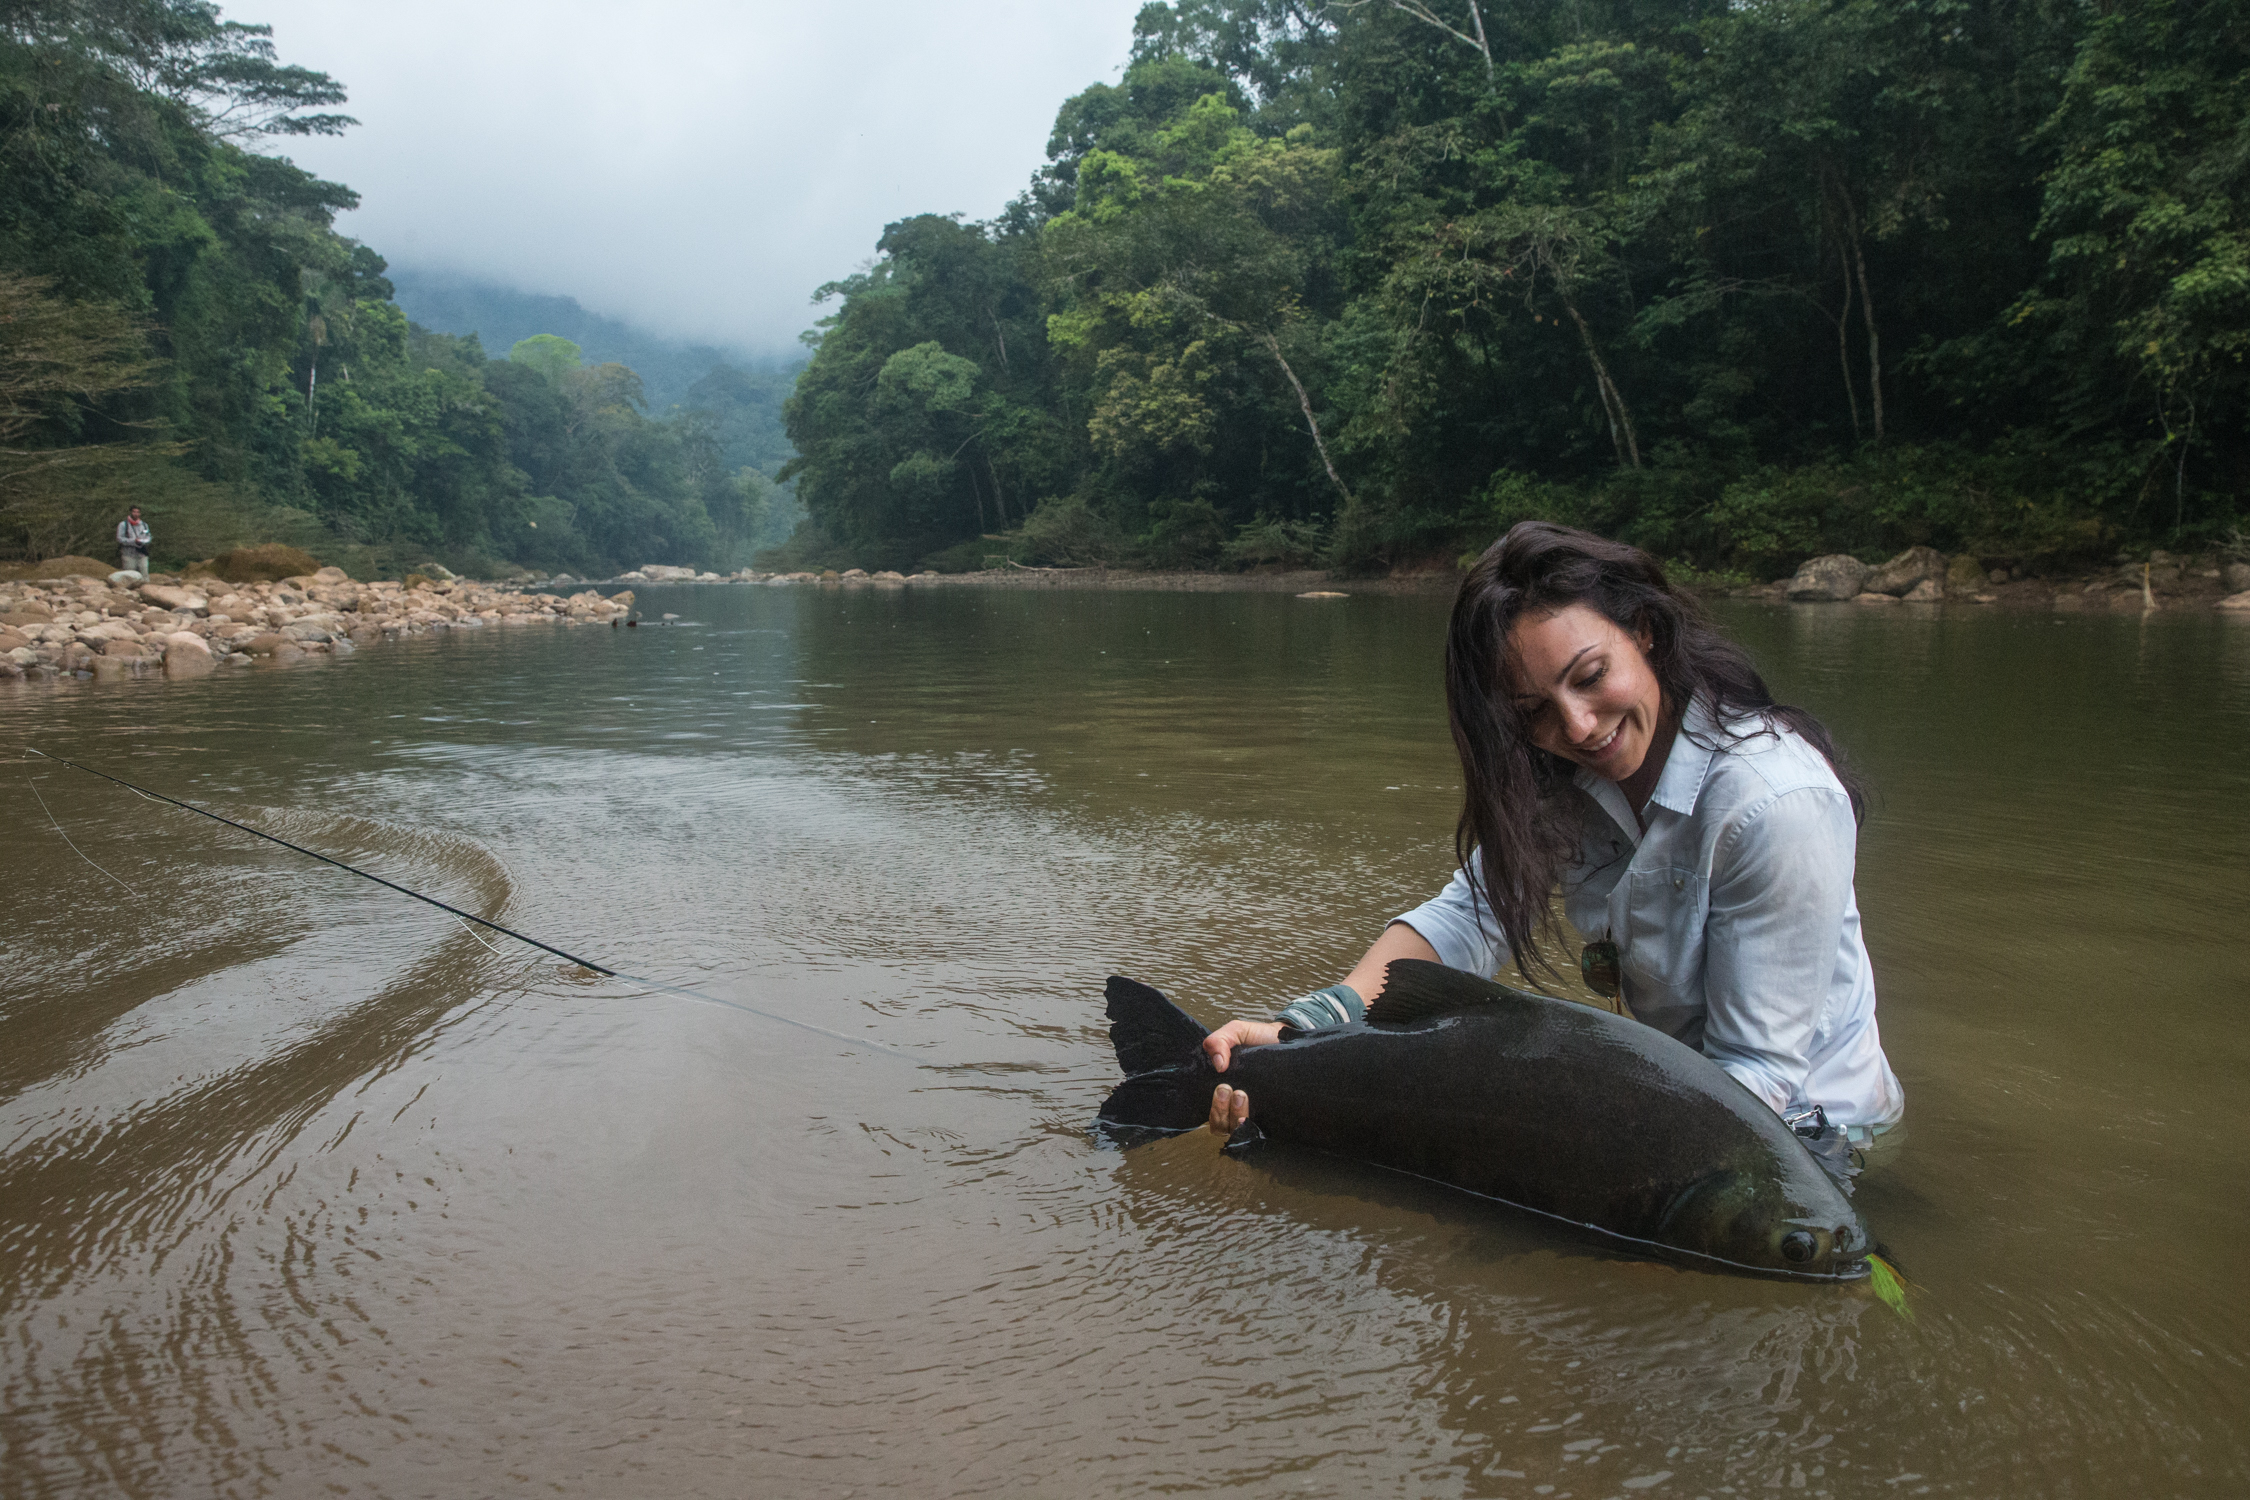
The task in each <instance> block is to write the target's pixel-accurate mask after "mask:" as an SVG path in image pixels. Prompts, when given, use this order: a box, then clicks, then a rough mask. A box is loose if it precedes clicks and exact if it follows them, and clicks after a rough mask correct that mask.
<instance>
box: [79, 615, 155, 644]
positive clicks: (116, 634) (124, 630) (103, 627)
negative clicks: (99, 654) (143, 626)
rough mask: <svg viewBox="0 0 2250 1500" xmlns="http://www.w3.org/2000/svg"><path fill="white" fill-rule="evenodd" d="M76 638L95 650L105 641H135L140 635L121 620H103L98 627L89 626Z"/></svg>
mask: <svg viewBox="0 0 2250 1500" xmlns="http://www.w3.org/2000/svg"><path fill="white" fill-rule="evenodd" d="M78 638H79V639H80V640H82V641H87V642H90V643H92V644H93V645H94V646H95V647H96V648H97V649H98V648H99V647H100V646H101V644H102V643H103V642H105V641H137V640H139V639H140V638H141V633H140V632H139V631H138V630H135V629H134V628H133V627H132V626H131V625H129V624H127V623H126V622H125V621H123V620H104V621H102V622H101V623H100V624H99V625H89V626H87V627H86V628H85V629H84V630H81V631H79V632H78Z"/></svg>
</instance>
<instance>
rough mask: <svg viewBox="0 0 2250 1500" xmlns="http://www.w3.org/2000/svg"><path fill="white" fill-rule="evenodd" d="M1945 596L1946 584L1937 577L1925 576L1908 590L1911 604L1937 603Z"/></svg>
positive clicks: (1907, 595)
mask: <svg viewBox="0 0 2250 1500" xmlns="http://www.w3.org/2000/svg"><path fill="white" fill-rule="evenodd" d="M1944 597H1945V585H1944V584H1943V583H1942V582H1940V581H1939V580H1937V579H1935V578H1925V579H1923V580H1922V581H1921V582H1920V583H1917V584H1916V585H1914V587H1913V588H1911V589H1909V590H1907V593H1906V602H1907V603H1909V604H1935V603H1937V602H1938V601H1939V600H1940V599H1943V598H1944Z"/></svg>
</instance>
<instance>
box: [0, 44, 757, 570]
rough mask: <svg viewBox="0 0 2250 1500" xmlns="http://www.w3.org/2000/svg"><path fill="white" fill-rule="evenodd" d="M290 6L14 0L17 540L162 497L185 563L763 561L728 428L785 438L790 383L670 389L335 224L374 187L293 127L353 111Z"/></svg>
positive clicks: (10, 243)
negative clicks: (313, 149)
mask: <svg viewBox="0 0 2250 1500" xmlns="http://www.w3.org/2000/svg"><path fill="white" fill-rule="evenodd" d="M268 38H269V33H268V28H265V27H262V26H255V25H244V24H239V23H235V22H231V21H226V20H224V19H222V17H221V15H220V12H219V10H218V8H217V7H216V6H214V5H210V4H206V3H201V0H12V3H6V4H0V558H5V557H11V556H13V557H31V558H37V557H42V556H51V555H54V554H57V553H63V552H73V551H87V550H93V551H95V552H96V553H98V554H106V553H108V552H109V551H110V550H111V549H110V547H109V544H108V536H109V530H110V527H111V526H112V525H113V524H114V522H115V520H116V518H117V516H118V515H119V514H121V513H122V511H123V509H124V507H125V505H127V504H129V503H137V504H140V505H141V506H142V507H143V508H144V509H145V510H146V511H147V512H148V515H149V519H150V521H151V523H152V525H153V527H154V529H155V533H156V542H155V547H156V556H157V560H158V561H159V563H160V565H161V564H165V563H178V562H183V561H187V560H192V559H194V558H198V557H205V556H209V555H211V554H212V553H213V552H216V551H218V550H221V549H222V548H225V547H228V546H232V545H236V544H239V543H242V542H253V541H263V540H282V541H289V542H293V543H296V544H298V545H300V546H304V547H307V548H309V549H310V550H312V551H313V552H314V553H315V554H316V555H318V556H321V557H323V558H324V559H327V560H329V561H336V562H341V563H343V564H345V565H346V566H347V567H349V568H351V570H352V571H354V572H355V573H358V574H360V575H361V576H367V575H369V574H379V573H390V574H394V575H395V574H396V573H397V572H399V571H401V570H402V569H404V568H408V567H411V566H413V565H415V564H417V563H420V562H422V561H424V560H427V559H433V558H434V559H436V560H438V561H442V562H445V563H447V564H449V565H451V566H453V567H455V568H457V569H460V570H463V571H473V572H479V573H488V572H494V571H499V570H501V569H504V568H506V567H508V566H513V565H523V566H530V567H536V568H540V569H556V568H567V569H570V570H572V571H575V572H582V573H583V572H608V571H612V570H614V569H616V568H618V567H620V566H632V565H634V564H637V563H639V562H642V561H666V562H679V563H693V564H697V565H700V566H704V567H732V566H736V565H739V564H740V563H743V562H747V561H748V560H749V557H750V554H751V552H752V550H753V549H754V548H755V547H756V546H758V545H759V544H760V543H761V542H762V541H765V540H768V538H767V537H766V535H765V527H766V525H767V521H768V519H769V502H770V499H771V492H772V485H771V482H770V479H769V477H768V475H767V474H766V473H764V472H761V471H760V470H759V469H758V468H756V467H754V466H751V465H747V464H734V465H730V464H729V463H728V462H727V461H726V460H727V457H728V451H727V450H728V448H729V447H730V446H734V447H736V448H738V449H739V448H741V447H744V446H751V445H755V446H759V447H761V448H762V450H763V451H764V453H765V455H766V458H767V462H769V463H772V462H776V461H778V459H779V458H780V457H781V456H782V455H781V454H780V453H776V452H774V451H773V443H772V441H771V419H770V407H771V404H772V401H773V399H774V396H775V394H776V393H774V392H771V391H770V390H763V389H761V390H750V389H740V390H737V389H734V388H732V387H730V386H726V385H725V383H724V381H723V379H722V382H721V386H718V387H713V388H711V389H710V390H708V391H705V392H704V393H703V395H704V396H705V397H707V398H708V401H707V404H709V405H711V406H712V407H714V408H715V409H714V410H712V411H710V412H699V411H681V412H679V413H674V414H663V415H659V416H654V417H652V416H651V415H650V413H649V411H648V402H647V399H646V396H645V393H644V391H643V389H642V386H641V382H640V379H639V377H638V376H637V375H636V374H635V373H634V372H633V371H632V370H631V369H629V368H627V367H626V366H624V365H622V364H618V363H614V362H609V363H595V364H592V365H586V364H584V363H583V362H582V361H581V360H580V359H579V357H578V353H577V351H576V350H575V348H572V347H571V346H569V345H568V344H567V343H565V342H564V341H562V340H560V339H555V340H551V341H549V342H547V343H545V344H539V341H536V340H534V341H533V343H534V344H535V345H538V348H537V349H536V350H534V351H532V352H534V353H537V354H539V355H541V356H542V357H539V358H533V359H524V358H510V357H507V356H509V355H510V353H511V350H509V349H494V350H491V351H487V350H486V349H485V348H484V347H483V346H482V345H481V344H480V343H479V341H478V340H476V339H474V338H459V337H450V336H447V335H445V334H440V333H432V332H430V331H428V330H426V329H423V328H418V327H415V326H413V325H412V324H410V323H409V322H408V320H407V319H406V317H405V315H404V314H403V313H402V312H401V311H400V309H399V307H398V305H397V303H396V302H395V301H394V300H393V295H392V292H393V289H392V287H391V284H390V282H389V281H388V279H387V278H386V275H385V271H386V267H385V265H384V262H383V260H382V258H381V257H380V256H379V255H377V254H376V253H375V252H374V251H373V250H371V249H369V248H368V247H366V246H363V245H359V244H356V243H354V242H353V241H351V240H349V239H347V238H345V237H343V236H342V235H339V234H338V233H337V232H336V231H335V228H334V222H333V221H334V217H335V215H336V214H337V213H338V212H340V211H342V210H344V209H346V208H349V207H351V206H353V205H354V204H355V203H356V202H357V198H356V195H354V194H353V193H352V191H351V190H350V189H349V188H347V187H344V186H342V185H340V184H337V183H332V182H325V181H322V180H320V179H319V178H317V177H314V176H313V175H311V174H310V173H307V172H305V171H303V170H301V169H299V168H298V167H296V166H295V165H293V164H292V163H290V162H289V161H288V160H286V159H285V158H283V157H281V156H278V155H274V154H269V153H268V151H267V150H266V149H265V148H267V147H268V146H269V144H270V143H271V142H273V141H274V140H276V139H277V138H278V139H286V138H287V137H290V136H301V135H310V134H332V133H336V132H338V131H341V130H343V129H345V128H346V127H348V126H349V125H350V124H351V123H353V122H352V121H351V120H350V119H349V118H348V117H347V116H344V115H341V114H338V113H336V112H334V108H333V107H334V106H336V105H338V104H341V103H342V102H343V100H344V90H343V88H342V86H341V85H340V84H338V83H337V82H336V81H335V80H333V79H331V78H329V77H328V76H327V75H325V74H322V73H317V72H313V71H310V70H308V69H304V68H300V67H294V66H289V65H286V64H283V63H282V62H281V61H280V60H279V59H278V58H277V57H276V55H275V53H274V49H273V47H272V44H271V42H270V40H269V39H268ZM492 355H499V356H502V357H500V358H493V357H490V356H492ZM711 373H712V374H719V373H720V371H718V370H713V371H712V372H711ZM746 378H747V377H746ZM762 379H763V380H764V381H765V383H767V384H769V385H770V383H771V379H772V377H770V376H769V377H762ZM752 383H753V384H757V383H758V382H757V380H755V379H754V380H753V382H752ZM760 398H763V400H764V401H765V403H766V407H767V411H766V413H765V414H764V416H763V419H762V420H759V421H750V422H747V423H746V421H745V414H746V413H747V414H748V416H749V417H751V418H757V417H759V416H760V413H759V412H758V411H757V410H756V403H757V402H758V400H759V399H760ZM686 399H687V400H688V401H689V402H691V403H692V402H694V401H696V400H697V395H696V393H695V391H693V390H691V391H690V392H689V393H687V397H686ZM730 418H731V419H732V420H733V421H734V422H735V423H736V425H737V426H738V427H743V428H744V429H745V430H744V431H743V432H729V431H728V430H727V427H726V423H727V421H728V420H729V419H730ZM750 427H756V428H759V429H760V430H758V431H754V432H753V431H749V430H748V429H749V428H750Z"/></svg>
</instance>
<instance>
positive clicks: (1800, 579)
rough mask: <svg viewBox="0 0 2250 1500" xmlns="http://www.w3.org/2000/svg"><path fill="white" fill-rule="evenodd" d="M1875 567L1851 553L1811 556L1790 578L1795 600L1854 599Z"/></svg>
mask: <svg viewBox="0 0 2250 1500" xmlns="http://www.w3.org/2000/svg"><path fill="white" fill-rule="evenodd" d="M1873 571H1874V569H1872V568H1870V567H1868V566H1867V564H1865V563H1863V562H1861V561H1860V560H1859V559H1858V558H1856V557H1854V556H1852V555H1851V554H1850V553H1848V552H1832V553H1830V554H1829V555H1828V556H1826V557H1815V558H1810V559H1808V560H1807V561H1806V562H1805V563H1804V564H1803V565H1802V566H1801V567H1799V568H1798V569H1797V576H1796V577H1794V578H1792V579H1790V580H1789V597H1790V598H1792V599H1854V598H1857V597H1858V596H1859V593H1860V585H1861V584H1864V583H1865V582H1866V581H1867V575H1868V574H1869V573H1871V572H1873Z"/></svg>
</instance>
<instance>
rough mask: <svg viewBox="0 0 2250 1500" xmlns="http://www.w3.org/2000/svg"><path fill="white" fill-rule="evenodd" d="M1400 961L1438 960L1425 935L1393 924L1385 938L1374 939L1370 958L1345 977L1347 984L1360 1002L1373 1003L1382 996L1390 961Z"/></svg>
mask: <svg viewBox="0 0 2250 1500" xmlns="http://www.w3.org/2000/svg"><path fill="white" fill-rule="evenodd" d="M1397 958H1423V959H1428V960H1429V961H1430V962H1431V963H1437V962H1438V961H1439V960H1438V954H1437V949H1435V948H1433V947H1431V946H1430V945H1429V943H1428V942H1427V941H1425V940H1424V939H1423V937H1422V934H1420V933H1419V932H1416V931H1415V930H1414V929H1413V928H1411V927H1409V926H1407V925H1406V924H1405V923H1404V922H1393V923H1392V924H1391V925H1390V926H1388V927H1386V928H1384V929H1383V935H1382V936H1381V937H1379V938H1377V939H1376V940H1375V946H1374V947H1372V948H1370V949H1368V950H1367V956H1366V957H1365V958H1362V959H1361V960H1360V961H1359V963H1358V965H1357V966H1355V967H1354V968H1353V969H1352V971H1351V973H1349V974H1347V975H1346V976H1344V983H1346V984H1348V985H1350V986H1351V987H1352V988H1353V989H1355V990H1357V991H1358V992H1359V998H1360V999H1362V1000H1365V1001H1368V1002H1369V1003H1371V1004H1372V1003H1373V1001H1374V999H1375V997H1376V996H1377V995H1380V994H1381V993H1383V970H1385V969H1386V968H1388V967H1389V966H1390V963H1391V960H1393V959H1397Z"/></svg>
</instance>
